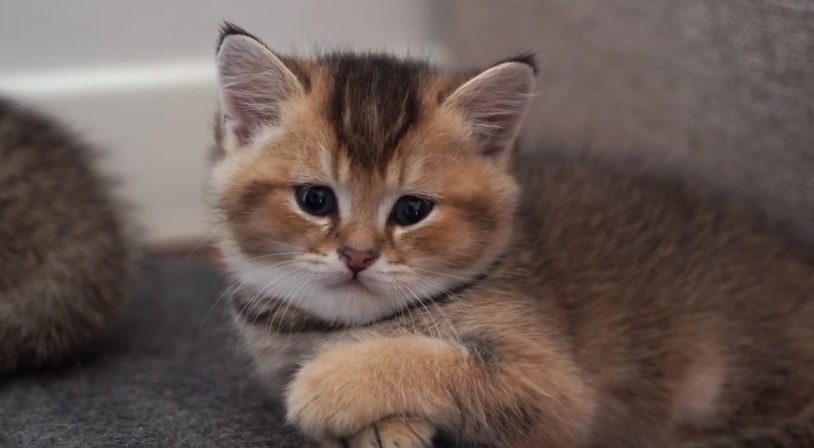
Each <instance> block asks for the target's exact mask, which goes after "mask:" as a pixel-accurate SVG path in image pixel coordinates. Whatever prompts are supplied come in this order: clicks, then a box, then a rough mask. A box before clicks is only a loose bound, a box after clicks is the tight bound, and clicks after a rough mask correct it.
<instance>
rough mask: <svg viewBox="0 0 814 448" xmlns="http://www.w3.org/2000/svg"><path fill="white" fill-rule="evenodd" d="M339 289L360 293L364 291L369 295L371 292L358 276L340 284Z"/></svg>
mask: <svg viewBox="0 0 814 448" xmlns="http://www.w3.org/2000/svg"><path fill="white" fill-rule="evenodd" d="M339 287H340V288H347V289H350V290H354V291H356V290H358V291H364V292H367V293H369V292H370V289H368V287H367V286H366V285H365V284H364V283H362V280H360V279H359V277H358V276H356V275H354V276H353V277H351V278H350V279H349V280H347V281H345V282H342V283H340V284H339Z"/></svg>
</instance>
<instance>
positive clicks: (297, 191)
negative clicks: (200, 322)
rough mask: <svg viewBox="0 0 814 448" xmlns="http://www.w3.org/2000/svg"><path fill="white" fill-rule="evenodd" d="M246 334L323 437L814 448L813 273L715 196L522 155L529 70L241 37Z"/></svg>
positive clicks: (224, 76) (292, 407)
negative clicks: (444, 64) (310, 54)
mask: <svg viewBox="0 0 814 448" xmlns="http://www.w3.org/2000/svg"><path fill="white" fill-rule="evenodd" d="M217 63H218V72H219V86H220V100H221V113H222V116H221V118H222V120H221V121H220V124H219V126H217V132H216V134H217V135H216V137H217V141H218V158H217V159H218V160H217V161H216V165H215V167H214V171H213V183H212V186H213V198H214V201H215V204H216V207H215V211H216V214H215V216H216V218H217V224H218V225H217V229H218V232H219V237H220V243H219V244H220V249H221V251H222V252H223V254H224V259H225V261H226V264H227V265H228V267H229V270H230V271H231V273H232V275H233V276H234V278H235V280H237V283H236V286H235V287H234V288H232V289H233V292H234V293H233V297H232V301H233V305H234V309H235V311H236V313H235V314H236V321H237V326H238V328H239V329H240V331H241V333H242V337H243V339H244V341H245V346H246V348H247V350H248V352H249V353H250V354H251V356H252V357H253V359H254V361H255V364H256V367H257V371H258V373H259V376H260V379H261V381H262V382H263V383H264V384H266V385H267V386H269V388H270V390H272V391H274V392H275V393H278V394H279V395H280V397H281V399H282V400H283V401H284V402H285V405H286V407H287V415H288V419H289V421H290V422H291V423H292V424H294V425H296V426H297V427H299V428H300V429H301V430H302V431H303V432H304V433H305V434H307V435H308V436H310V437H312V438H315V439H317V440H319V441H321V442H323V443H324V444H325V446H346V447H354V448H367V447H380V448H383V447H401V448H412V447H425V446H431V444H432V443H434V441H436V440H438V439H439V438H444V439H446V440H448V441H452V442H471V443H480V444H485V445H490V446H495V447H547V448H572V447H597V448H598V447H605V448H615V447H619V448H622V447H632V448H636V447H678V446H689V444H690V443H697V445H693V446H703V447H746V446H749V447H769V446H772V447H780V446H782V447H792V446H814V445H812V444H814V434H813V433H812V430H814V416H812V408H811V406H810V403H811V399H812V397H813V396H814V267H812V266H811V265H809V264H806V263H805V262H804V261H803V260H802V259H801V258H799V257H798V256H797V255H796V254H795V253H794V252H793V251H792V250H791V249H790V248H788V247H787V246H786V245H785V243H784V242H782V241H780V240H779V239H777V238H775V237H773V236H772V235H770V234H769V233H766V232H761V231H760V230H759V229H758V228H757V227H756V226H752V225H750V224H746V223H748V222H750V221H749V219H748V215H746V214H744V213H743V212H741V211H739V210H738V209H736V208H735V207H734V206H724V205H720V204H716V202H715V201H713V200H712V199H711V198H708V197H707V196H706V195H704V194H702V192H701V191H700V189H697V188H693V187H692V186H688V185H680V184H670V183H668V182H661V181H658V180H655V179H648V178H647V177H645V176H643V175H636V174H634V173H633V172H632V171H628V172H622V171H620V170H616V169H611V168H610V167H608V166H604V167H603V166H602V165H600V164H598V163H589V162H587V161H579V160H568V159H564V158H563V159H560V160H554V159H553V158H552V159H544V158H543V157H541V156H521V157H520V158H519V160H517V161H515V159H517V157H516V156H515V151H514V148H515V147H516V145H515V140H516V137H517V134H518V129H519V128H520V127H521V123H522V122H523V118H524V114H525V111H526V108H527V105H528V103H529V97H530V96H531V95H532V94H533V93H534V92H535V76H534V75H535V66H534V62H533V60H532V59H531V58H530V57H526V56H523V57H518V58H514V59H509V60H506V61H504V62H500V63H497V64H495V65H493V66H492V67H489V68H487V69H485V70H483V71H480V72H473V73H451V72H447V71H443V70H442V69H440V68H436V67H432V66H430V65H428V64H426V63H423V62H419V61H413V60H402V59H399V58H395V57H391V56H386V55H380V54H352V53H330V54H325V55H323V56H319V57H316V58H313V59H301V58H294V57H287V56H281V55H279V54H277V53H274V52H272V51H271V50H269V49H268V48H267V47H266V46H265V45H264V44H263V43H261V41H260V40H258V39H257V38H256V37H253V36H252V35H250V34H249V33H247V32H245V31H243V30H241V29H239V28H237V27H235V26H232V25H227V26H225V27H224V30H223V34H222V37H221V40H220V43H219V46H218V53H217Z"/></svg>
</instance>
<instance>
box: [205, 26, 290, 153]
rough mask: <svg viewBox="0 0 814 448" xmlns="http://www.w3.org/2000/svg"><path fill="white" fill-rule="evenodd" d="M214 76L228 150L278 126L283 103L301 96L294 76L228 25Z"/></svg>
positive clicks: (262, 46)
mask: <svg viewBox="0 0 814 448" xmlns="http://www.w3.org/2000/svg"><path fill="white" fill-rule="evenodd" d="M217 72H218V88H219V91H220V100H221V101H220V103H221V112H222V113H223V127H224V131H225V134H226V136H227V137H229V138H230V139H233V141H234V143H232V144H230V145H226V146H229V147H232V146H235V145H236V146H238V147H241V146H244V145H246V144H247V143H249V141H251V139H252V138H253V137H255V136H256V135H257V133H258V132H259V131H260V130H261V129H263V128H264V127H266V126H276V125H279V124H280V121H281V118H282V114H283V112H284V103H285V102H286V101H287V100H289V99H291V98H292V96H294V95H297V94H301V93H302V92H303V86H302V84H301V83H300V81H299V80H298V79H297V77H296V76H295V75H294V73H292V72H291V70H289V68H288V67H286V65H285V63H284V62H283V61H282V60H281V59H280V58H279V57H277V55H275V54H274V53H273V52H272V51H271V50H269V49H268V47H266V46H265V44H263V42H261V41H260V40H259V39H258V38H257V37H255V36H253V35H252V34H250V33H248V32H246V31H245V30H243V29H241V28H239V27H237V26H235V25H232V24H228V23H227V24H225V25H224V26H223V30H222V32H221V38H220V43H219V44H218V53H217ZM232 149H233V148H232Z"/></svg>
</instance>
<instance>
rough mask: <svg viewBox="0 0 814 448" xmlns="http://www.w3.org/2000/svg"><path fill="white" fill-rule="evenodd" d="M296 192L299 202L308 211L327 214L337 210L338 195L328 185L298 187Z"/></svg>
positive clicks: (314, 213) (317, 214)
mask: <svg viewBox="0 0 814 448" xmlns="http://www.w3.org/2000/svg"><path fill="white" fill-rule="evenodd" d="M294 194H295V195H296V196H297V204H298V205H299V206H300V208H302V209H303V211H305V212H306V213H309V214H311V215H314V216H325V215H330V214H331V213H334V212H336V196H335V195H334V192H333V191H332V190H331V189H330V188H328V187H321V186H308V187H297V190H296V192H295V193H294Z"/></svg>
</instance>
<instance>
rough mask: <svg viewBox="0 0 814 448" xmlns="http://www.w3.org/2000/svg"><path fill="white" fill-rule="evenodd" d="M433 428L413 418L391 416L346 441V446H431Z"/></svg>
mask: <svg viewBox="0 0 814 448" xmlns="http://www.w3.org/2000/svg"><path fill="white" fill-rule="evenodd" d="M434 435H435V428H434V427H433V426H432V425H431V424H429V423H427V422H425V421H423V420H418V419H414V418H401V417H391V418H387V419H384V420H382V421H379V422H377V423H374V424H373V425H371V426H369V427H367V428H365V429H363V430H362V431H361V432H360V433H359V434H357V435H355V436H353V437H351V438H350V439H348V440H347V441H346V445H347V447H348V448H432V443H433V440H432V439H433V436H434Z"/></svg>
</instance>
